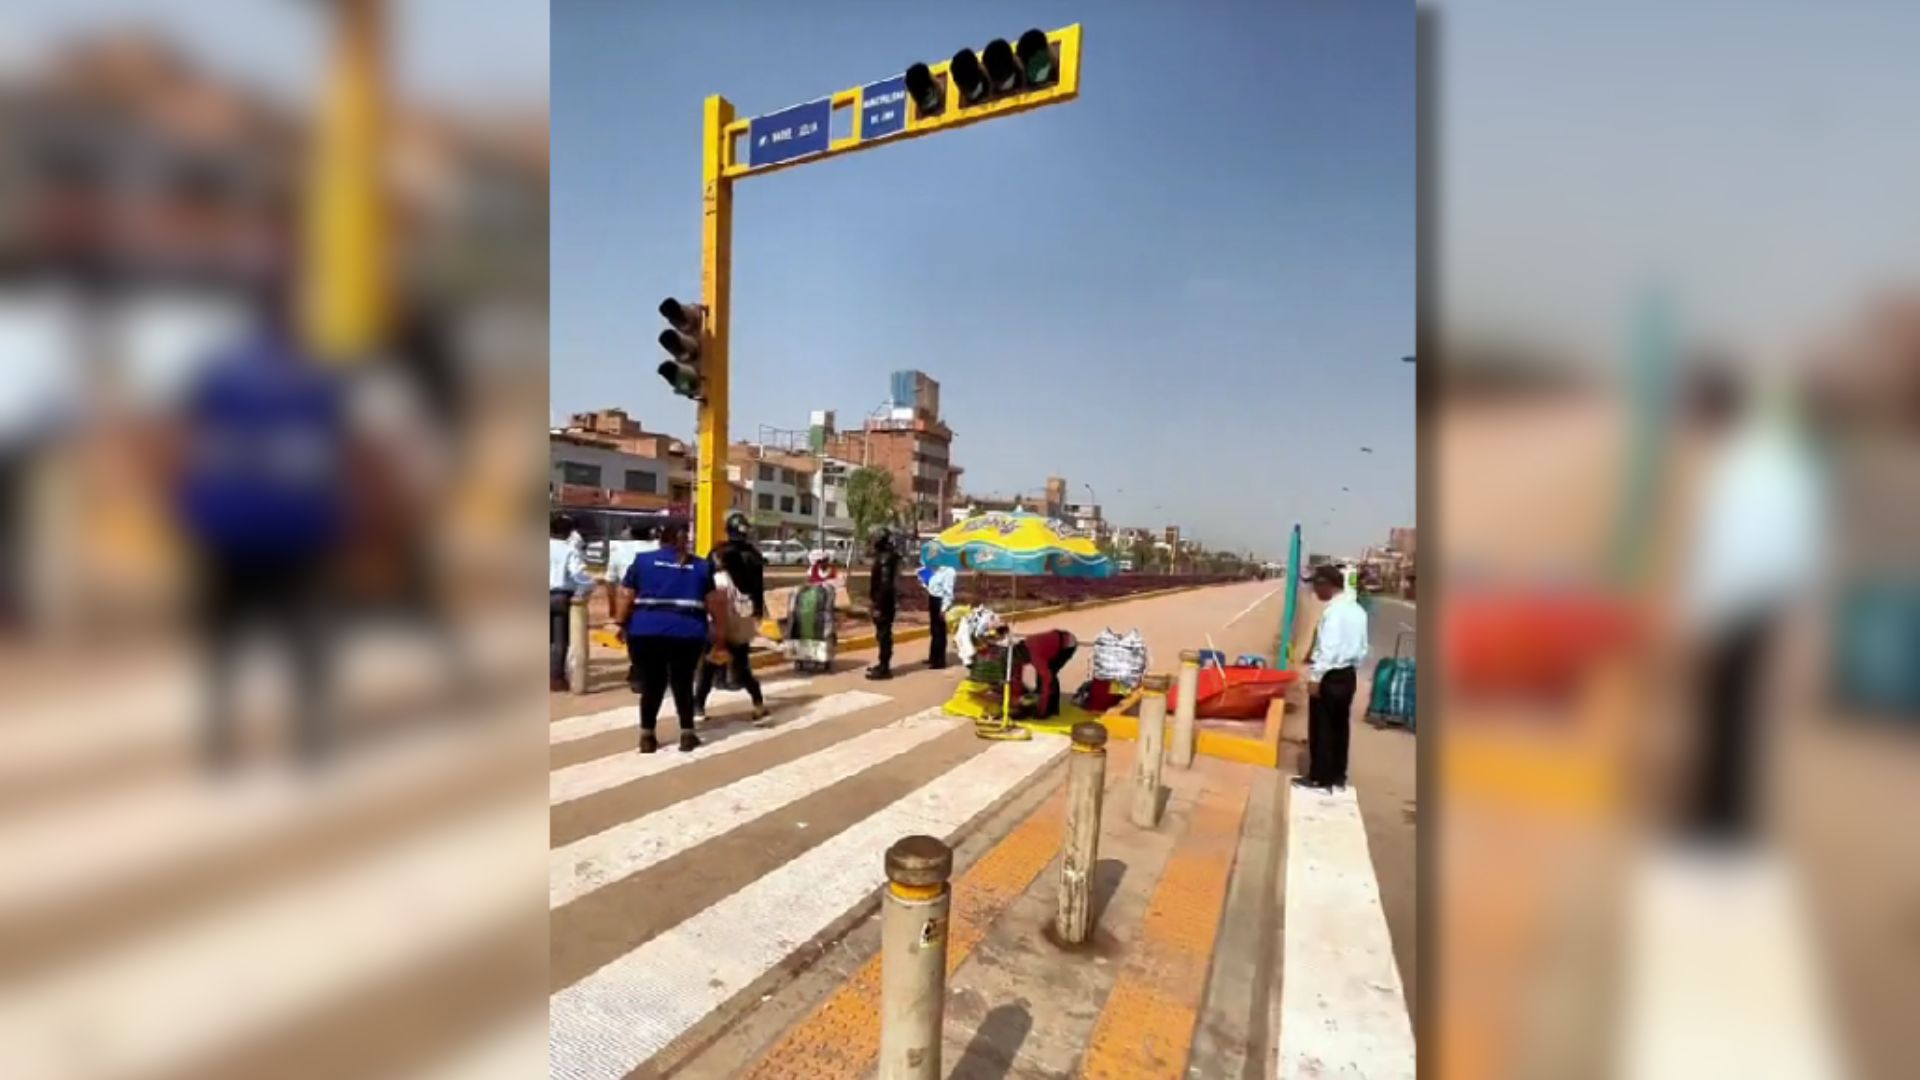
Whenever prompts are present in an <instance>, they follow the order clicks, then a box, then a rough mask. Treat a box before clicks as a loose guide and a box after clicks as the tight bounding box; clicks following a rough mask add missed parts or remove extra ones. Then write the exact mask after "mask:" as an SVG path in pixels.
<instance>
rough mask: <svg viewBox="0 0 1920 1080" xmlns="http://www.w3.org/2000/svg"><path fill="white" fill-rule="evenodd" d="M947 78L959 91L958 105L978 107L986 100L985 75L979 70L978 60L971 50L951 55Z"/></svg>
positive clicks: (962, 50) (963, 50)
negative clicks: (951, 59)
mask: <svg viewBox="0 0 1920 1080" xmlns="http://www.w3.org/2000/svg"><path fill="white" fill-rule="evenodd" d="M947 76H948V77H949V78H951V79H952V80H953V85H954V87H955V88H957V89H958V90H959V91H960V104H962V105H978V104H979V103H981V102H982V101H985V100H986V99H987V73H986V72H985V71H982V70H981V68H980V58H979V57H978V56H976V55H974V52H973V50H972V49H961V50H960V51H959V52H957V53H954V54H953V62H952V63H950V64H948V65H947Z"/></svg>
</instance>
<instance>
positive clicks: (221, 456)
mask: <svg viewBox="0 0 1920 1080" xmlns="http://www.w3.org/2000/svg"><path fill="white" fill-rule="evenodd" d="M289 348H290V347H289V346H286V345H282V344H280V343H277V342H274V341H272V340H270V339H264V338H263V339H259V340H256V341H254V342H252V343H250V344H249V345H247V346H245V347H243V348H241V349H239V350H237V351H236V352H234V353H232V354H229V355H228V356H226V357H223V358H222V359H221V360H219V361H216V362H215V363H214V365H213V366H212V367H210V368H209V369H208V371H207V372H206V374H205V375H204V376H203V377H202V378H201V380H200V382H199V384H198V385H197V386H195V387H194V392H193V394H192V398H191V401H190V403H189V405H188V410H187V420H188V424H189V426H190V436H189V437H190V446H189V451H188V454H189V460H188V462H187V467H186V475H185V477H184V478H183V480H184V484H183V488H182V490H181V491H180V492H179V499H180V511H181V515H182V517H183V518H184V524H185V525H186V527H187V531H188V532H189V533H190V534H191V535H192V536H193V537H194V538H195V539H196V540H198V541H199V542H200V543H201V544H202V545H204V546H205V547H207V548H208V549H210V550H212V551H213V552H215V553H217V554H219V555H223V556H301V555H315V554H319V553H321V552H324V551H326V550H328V549H329V548H331V547H332V546H333V545H334V544H336V543H338V542H339V541H340V540H341V538H342V535H343V531H344V526H345V524H346V521H345V517H346V491H345V488H346V475H345V461H344V457H345V450H346V445H345V444H346V438H347V436H346V422H347V421H346V402H345V399H344V393H343V389H342V387H341V385H340V384H339V381H338V379H337V377H335V376H334V375H333V374H332V373H331V372H326V371H322V370H319V369H317V368H315V367H314V366H312V364H311V363H310V362H308V361H306V360H305V359H304V358H303V357H300V356H298V355H293V354H287V350H288V349H289Z"/></svg>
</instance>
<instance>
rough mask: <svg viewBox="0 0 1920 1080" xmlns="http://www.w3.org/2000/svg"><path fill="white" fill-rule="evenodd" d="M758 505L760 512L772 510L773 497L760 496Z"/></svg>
mask: <svg viewBox="0 0 1920 1080" xmlns="http://www.w3.org/2000/svg"><path fill="white" fill-rule="evenodd" d="M759 505H760V509H762V510H771V509H773V496H771V495H762V496H760V503H759Z"/></svg>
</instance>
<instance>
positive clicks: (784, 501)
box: [780, 495, 793, 514]
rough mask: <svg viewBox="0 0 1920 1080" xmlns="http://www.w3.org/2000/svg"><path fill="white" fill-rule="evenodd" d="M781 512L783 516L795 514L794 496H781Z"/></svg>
mask: <svg viewBox="0 0 1920 1080" xmlns="http://www.w3.org/2000/svg"><path fill="white" fill-rule="evenodd" d="M780 512H781V513H783V514H791V513H793V496H791V495H782V496H780Z"/></svg>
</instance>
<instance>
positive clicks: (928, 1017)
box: [880, 836, 953, 1080]
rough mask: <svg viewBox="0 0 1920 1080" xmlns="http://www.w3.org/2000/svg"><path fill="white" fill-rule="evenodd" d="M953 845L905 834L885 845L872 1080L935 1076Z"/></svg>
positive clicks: (943, 1004) (944, 993) (923, 1079)
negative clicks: (876, 1076)
mask: <svg viewBox="0 0 1920 1080" xmlns="http://www.w3.org/2000/svg"><path fill="white" fill-rule="evenodd" d="M952 875H953V849H952V848H950V847H948V846H947V845H946V844H944V843H941V842H940V841H939V840H937V839H935V838H934V837H931V836H909V837H906V838H905V839H902V840H900V841H898V842H896V843H895V844H894V845H893V846H892V847H890V848H888V849H887V895H886V899H885V900H884V902H883V904H882V907H881V915H880V1080H932V1078H933V1077H937V1076H939V1075H940V1028H941V1023H942V1021H943V1020H944V1018H945V1016H946V1005H947V908H948V905H949V904H950V903H951V900H952V895H951V893H950V892H949V890H948V888H947V879H948V878H949V877H951V876H952Z"/></svg>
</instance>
